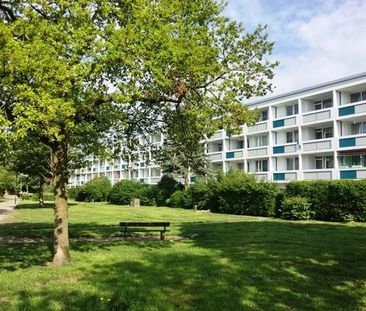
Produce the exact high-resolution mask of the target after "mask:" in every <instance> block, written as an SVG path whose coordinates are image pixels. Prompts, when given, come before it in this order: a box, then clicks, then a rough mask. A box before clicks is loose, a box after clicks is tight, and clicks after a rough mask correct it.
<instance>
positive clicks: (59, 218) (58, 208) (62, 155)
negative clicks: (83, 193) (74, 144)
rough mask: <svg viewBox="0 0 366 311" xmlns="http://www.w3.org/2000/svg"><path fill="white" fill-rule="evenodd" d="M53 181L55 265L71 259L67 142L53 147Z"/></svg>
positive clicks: (53, 261)
mask: <svg viewBox="0 0 366 311" xmlns="http://www.w3.org/2000/svg"><path fill="white" fill-rule="evenodd" d="M52 181H53V187H54V194H55V222H54V234H53V235H54V256H53V260H52V263H53V264H54V265H57V266H59V265H64V264H66V263H67V262H68V261H69V260H70V253H69V228H68V215H67V214H68V211H67V192H66V187H67V183H68V170H67V144H65V143H55V145H54V147H53V148H52Z"/></svg>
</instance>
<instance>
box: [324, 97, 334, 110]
mask: <svg viewBox="0 0 366 311" xmlns="http://www.w3.org/2000/svg"><path fill="white" fill-rule="evenodd" d="M330 107H333V99H331V98H328V99H324V100H323V109H326V108H330Z"/></svg>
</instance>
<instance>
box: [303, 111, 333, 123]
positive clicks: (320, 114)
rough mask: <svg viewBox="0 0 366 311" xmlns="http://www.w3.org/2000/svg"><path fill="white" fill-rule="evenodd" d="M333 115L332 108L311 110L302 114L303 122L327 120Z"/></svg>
mask: <svg viewBox="0 0 366 311" xmlns="http://www.w3.org/2000/svg"><path fill="white" fill-rule="evenodd" d="M331 117H332V110H331V109H326V110H315V111H311V112H307V113H304V114H303V115H302V123H310V122H316V121H321V120H327V119H330V118H331Z"/></svg>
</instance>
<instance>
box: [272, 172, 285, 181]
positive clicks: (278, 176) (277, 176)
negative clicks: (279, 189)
mask: <svg viewBox="0 0 366 311" xmlns="http://www.w3.org/2000/svg"><path fill="white" fill-rule="evenodd" d="M273 179H274V180H285V173H273Z"/></svg>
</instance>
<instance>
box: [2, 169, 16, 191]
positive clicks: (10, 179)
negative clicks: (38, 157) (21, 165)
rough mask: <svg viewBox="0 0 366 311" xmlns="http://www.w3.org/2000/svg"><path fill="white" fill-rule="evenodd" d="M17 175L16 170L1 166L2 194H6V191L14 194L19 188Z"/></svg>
mask: <svg viewBox="0 0 366 311" xmlns="http://www.w3.org/2000/svg"><path fill="white" fill-rule="evenodd" d="M17 186H18V185H17V177H16V174H15V172H13V171H10V170H7V169H6V168H4V167H0V195H1V196H2V195H4V193H5V192H6V191H8V192H9V193H11V194H14V193H15V192H16V191H17V190H19V189H17Z"/></svg>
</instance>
